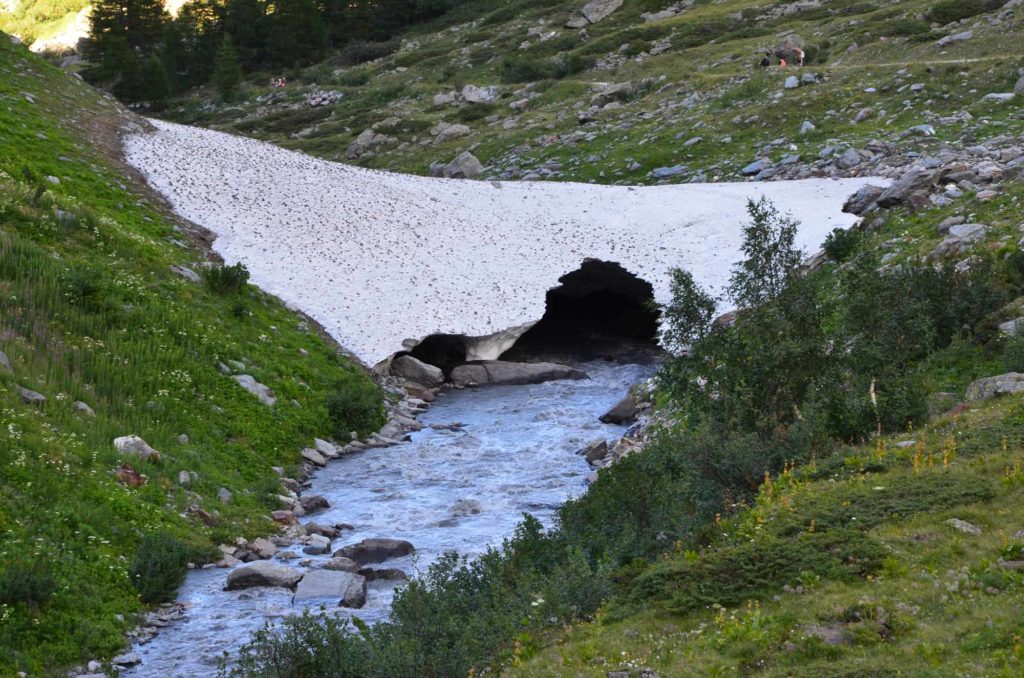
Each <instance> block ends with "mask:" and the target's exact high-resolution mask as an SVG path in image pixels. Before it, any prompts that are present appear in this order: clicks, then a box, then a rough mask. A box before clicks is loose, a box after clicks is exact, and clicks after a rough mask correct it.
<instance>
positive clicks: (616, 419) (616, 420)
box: [601, 393, 640, 426]
mask: <svg viewBox="0 0 1024 678" xmlns="http://www.w3.org/2000/svg"><path fill="white" fill-rule="evenodd" d="M639 415H640V408H639V407H637V403H636V399H635V398H634V397H633V394H632V393H630V394H628V395H627V396H626V397H625V398H623V399H622V400H620V401H619V402H618V403H616V405H615V407H613V408H612V409H610V410H608V411H607V412H605V413H604V414H602V415H601V422H602V423H604V424H615V425H618V426H626V425H629V424H632V423H633V422H635V421H636V418H637V417H638V416H639Z"/></svg>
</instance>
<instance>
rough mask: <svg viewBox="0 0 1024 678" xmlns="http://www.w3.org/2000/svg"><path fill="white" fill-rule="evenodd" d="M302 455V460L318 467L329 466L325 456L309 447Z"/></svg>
mask: <svg viewBox="0 0 1024 678" xmlns="http://www.w3.org/2000/svg"><path fill="white" fill-rule="evenodd" d="M300 454H301V455H302V458H303V459H305V460H306V461H308V462H312V463H313V464H316V465H317V466H327V460H326V459H324V456H323V455H322V454H320V453H319V452H317V451H316V450H314V449H313V448H312V447H307V448H305V449H303V450H302V452H301V453H300Z"/></svg>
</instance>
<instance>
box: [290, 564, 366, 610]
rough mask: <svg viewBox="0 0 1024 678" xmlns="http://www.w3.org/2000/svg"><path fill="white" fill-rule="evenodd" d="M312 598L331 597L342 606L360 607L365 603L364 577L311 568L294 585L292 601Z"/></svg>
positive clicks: (338, 571) (339, 571)
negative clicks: (296, 584)
mask: <svg viewBox="0 0 1024 678" xmlns="http://www.w3.org/2000/svg"><path fill="white" fill-rule="evenodd" d="M314 598H333V599H336V600H338V601H339V604H340V605H341V606H342V607H354V608H360V607H362V606H363V605H365V604H366V577H364V576H362V575H360V574H355V573H353V572H344V571H341V570H311V571H310V572H307V573H306V575H305V576H304V577H303V578H302V580H301V581H300V582H299V584H298V586H296V587H295V597H294V598H293V601H294V602H299V601H302V600H311V599H314Z"/></svg>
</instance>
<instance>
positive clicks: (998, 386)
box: [967, 372, 1024, 400]
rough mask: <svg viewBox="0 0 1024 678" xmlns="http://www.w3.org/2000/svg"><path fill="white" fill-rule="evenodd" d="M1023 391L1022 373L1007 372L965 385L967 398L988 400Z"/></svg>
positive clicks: (1023, 377) (1023, 375)
mask: <svg viewBox="0 0 1024 678" xmlns="http://www.w3.org/2000/svg"><path fill="white" fill-rule="evenodd" d="M1012 393H1024V374H1021V373H1020V372H1007V373H1006V374H1000V375H998V376H995V377H986V378H984V379H978V380H977V381H975V382H973V383H972V384H971V385H970V386H968V387H967V400H988V399H989V398H994V397H995V396H999V395H1007V394H1012Z"/></svg>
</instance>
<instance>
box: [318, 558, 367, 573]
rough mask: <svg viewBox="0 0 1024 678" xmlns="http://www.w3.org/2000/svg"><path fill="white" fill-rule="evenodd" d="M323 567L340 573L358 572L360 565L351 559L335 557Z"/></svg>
mask: <svg viewBox="0 0 1024 678" xmlns="http://www.w3.org/2000/svg"><path fill="white" fill-rule="evenodd" d="M321 567H322V568H323V569H325V570H337V571H339V572H356V571H357V570H358V569H359V563H357V562H356V561H354V560H352V559H351V558H344V557H342V556H335V557H333V558H331V559H330V560H328V561H326V562H324V564H323V565H321Z"/></svg>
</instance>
